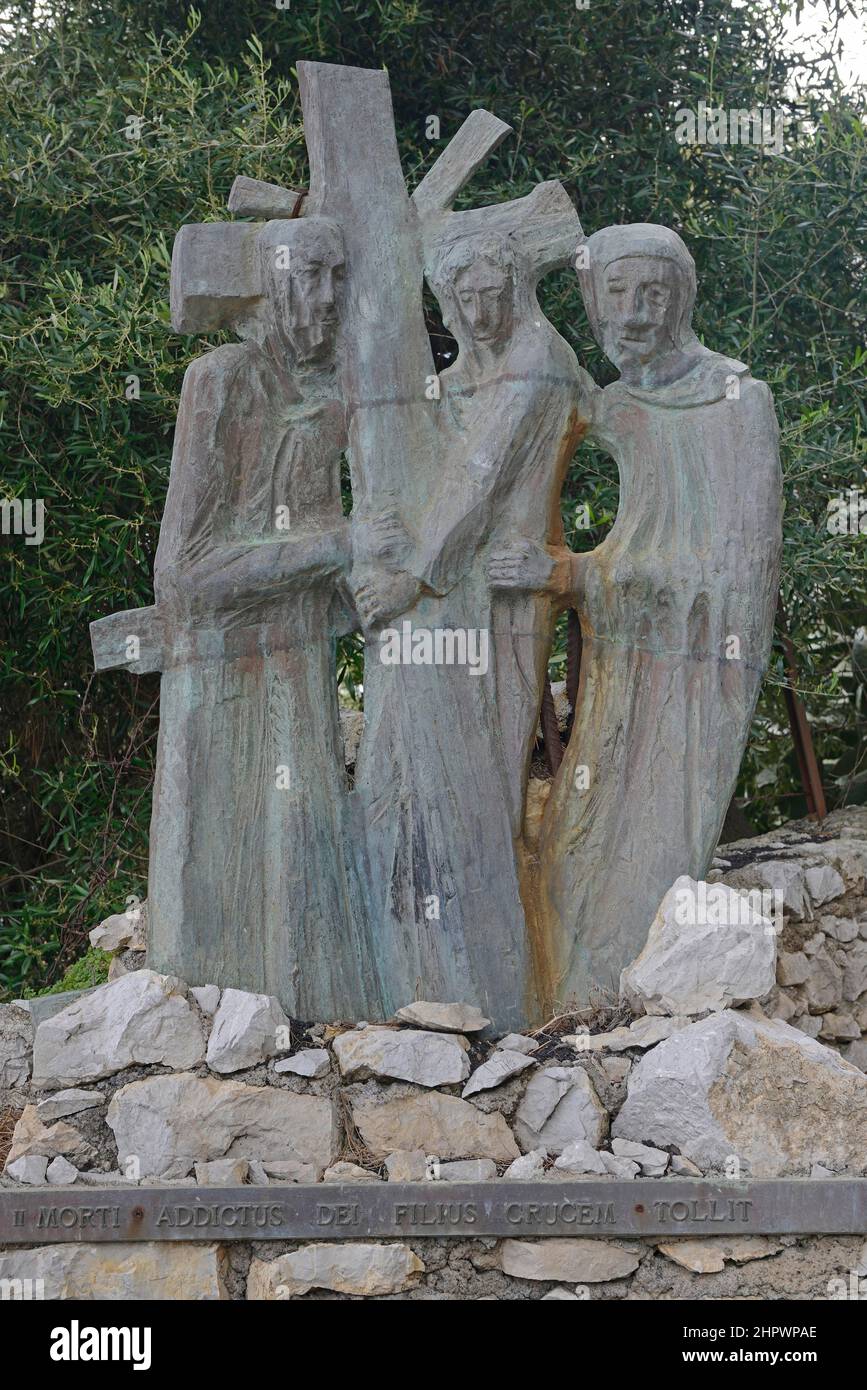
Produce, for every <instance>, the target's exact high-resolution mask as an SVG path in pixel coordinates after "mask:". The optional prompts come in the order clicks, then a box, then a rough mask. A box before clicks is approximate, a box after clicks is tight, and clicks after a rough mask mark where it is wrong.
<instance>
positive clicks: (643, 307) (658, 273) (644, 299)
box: [599, 256, 685, 371]
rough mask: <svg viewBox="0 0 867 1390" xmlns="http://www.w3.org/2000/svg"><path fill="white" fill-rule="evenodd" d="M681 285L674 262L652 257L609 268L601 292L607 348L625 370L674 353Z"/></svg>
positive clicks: (623, 261) (616, 263)
mask: <svg viewBox="0 0 867 1390" xmlns="http://www.w3.org/2000/svg"><path fill="white" fill-rule="evenodd" d="M682 281H683V277H682V275H681V272H680V270H679V268H678V267H677V266H676V265H675V264H674V262H673V261H670V260H664V259H662V258H656V257H652V256H622V257H620V259H619V260H616V261H611V262H610V264H609V265H607V266H606V267H605V269H604V271H603V272H602V284H601V287H600V291H599V320H600V329H601V332H602V346H603V348H604V349H605V354H606V356H607V357H608V358H610V360H611V361H612V362H613V363H614V365H615V366H616V367H619V368H620V370H621V371H623V370H624V369H627V370H628V369H629V367H630V366H636V365H642V366H643V365H644V364H646V363H647V362H650V361H652V360H653V359H654V358H657V357H663V356H665V355H666V354H668V353H670V352H671V351H673V349H674V347H675V343H676V340H675V330H676V323H677V316H678V313H679V308H680V295H681V294H682V293H683V291H684V289H685V286H684V285H683V283H682Z"/></svg>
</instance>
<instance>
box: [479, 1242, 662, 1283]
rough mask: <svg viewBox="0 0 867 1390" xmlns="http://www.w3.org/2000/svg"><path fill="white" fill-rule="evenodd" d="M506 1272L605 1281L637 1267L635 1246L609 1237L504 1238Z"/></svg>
mask: <svg viewBox="0 0 867 1390" xmlns="http://www.w3.org/2000/svg"><path fill="white" fill-rule="evenodd" d="M500 1259H501V1267H502V1270H503V1273H504V1274H510V1275H511V1276H512V1277H513V1278H514V1279H563V1280H565V1281H566V1282H567V1283H570V1284H604V1283H607V1282H608V1280H610V1279H625V1278H626V1276H627V1275H628V1274H632V1273H633V1271H634V1270H636V1269H637V1268H638V1265H639V1256H638V1253H637V1251H636V1250H635V1249H633V1248H629V1247H626V1246H622V1245H616V1244H614V1242H613V1241H608V1240H596V1239H594V1240H581V1239H580V1238H576V1239H575V1240H572V1239H571V1238H570V1237H568V1236H564V1237H561V1238H559V1239H557V1240H539V1241H531V1240H504V1241H503V1244H502V1246H501V1247H500Z"/></svg>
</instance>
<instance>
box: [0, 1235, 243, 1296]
mask: <svg viewBox="0 0 867 1390" xmlns="http://www.w3.org/2000/svg"><path fill="white" fill-rule="evenodd" d="M7 1279H13V1280H14V1279H22V1280H24V1279H27V1280H32V1281H39V1280H41V1281H42V1283H43V1286H44V1294H43V1296H44V1297H45V1298H49V1299H80V1300H82V1301H84V1302H90V1301H98V1302H114V1301H117V1302H124V1303H125V1302H139V1301H144V1300H147V1301H151V1300H154V1299H166V1300H169V1299H170V1300H172V1301H175V1300H183V1299H189V1300H196V1301H199V1300H201V1299H206V1300H211V1299H225V1298H228V1296H229V1295H228V1292H227V1288H226V1280H225V1260H224V1256H223V1252H222V1250H221V1249H220V1247H219V1246H217V1245H196V1244H193V1243H192V1242H190V1243H187V1242H178V1243H177V1244H172V1243H171V1242H166V1241H147V1240H143V1241H137V1242H135V1243H134V1244H120V1243H119V1244H117V1245H114V1244H111V1243H106V1244H104V1245H103V1244H99V1245H85V1244H71V1245H43V1246H40V1247H38V1248H37V1249H35V1250H12V1251H10V1252H8V1253H7V1254H5V1255H0V1280H7Z"/></svg>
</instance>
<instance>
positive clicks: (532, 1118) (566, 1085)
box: [514, 1067, 608, 1154]
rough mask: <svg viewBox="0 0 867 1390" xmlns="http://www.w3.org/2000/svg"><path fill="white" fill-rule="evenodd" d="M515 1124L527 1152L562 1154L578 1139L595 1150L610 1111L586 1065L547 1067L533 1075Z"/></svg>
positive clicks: (604, 1131)
mask: <svg viewBox="0 0 867 1390" xmlns="http://www.w3.org/2000/svg"><path fill="white" fill-rule="evenodd" d="M514 1127H515V1134H516V1136H517V1138H518V1142H519V1143H520V1145H521V1147H522V1149H523V1150H524V1152H525V1153H526V1152H528V1151H529V1150H530V1149H546V1150H547V1151H548V1153H549V1154H560V1153H562V1152H563V1150H564V1149H565V1148H566V1146H567V1144H571V1143H572V1142H573V1140H575V1139H586V1140H587V1142H588V1144H590V1145H591V1147H592V1148H594V1149H595V1148H598V1147H599V1144H600V1143H601V1141H602V1140H603V1139H604V1138H605V1135H606V1134H607V1132H608V1113H607V1111H606V1109H605V1107H604V1105H603V1104H602V1102H601V1101H600V1099H599V1097H598V1096H597V1094H596V1091H595V1089H594V1086H593V1082H592V1081H591V1080H590V1077H589V1076H588V1075H587V1073H586V1071H584V1069H583V1067H545V1069H544V1070H543V1071H540V1072H537V1073H536V1075H535V1076H533V1077H531V1079H530V1084H529V1085H528V1087H527V1089H526V1091H525V1092H524V1096H523V1098H522V1100H521V1104H520V1105H519V1106H518V1111H517V1114H516V1116H515V1126H514Z"/></svg>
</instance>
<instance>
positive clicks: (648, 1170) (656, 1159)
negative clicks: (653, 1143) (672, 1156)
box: [611, 1139, 669, 1178]
mask: <svg viewBox="0 0 867 1390" xmlns="http://www.w3.org/2000/svg"><path fill="white" fill-rule="evenodd" d="M611 1151H612V1153H613V1154H615V1155H616V1157H617V1158H627V1159H631V1160H632V1161H633V1162H634V1163H637V1164H638V1166H639V1168H640V1169H641V1172H642V1176H643V1177H645V1178H661V1177H662V1175H663V1173H664V1172H665V1170H666V1168H667V1167H668V1159H669V1155H668V1154H667V1153H665V1151H664V1150H663V1149H651V1148H649V1147H648V1146H647V1144H636V1143H635V1141H634V1140H632V1139H613V1140H612V1141H611Z"/></svg>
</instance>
